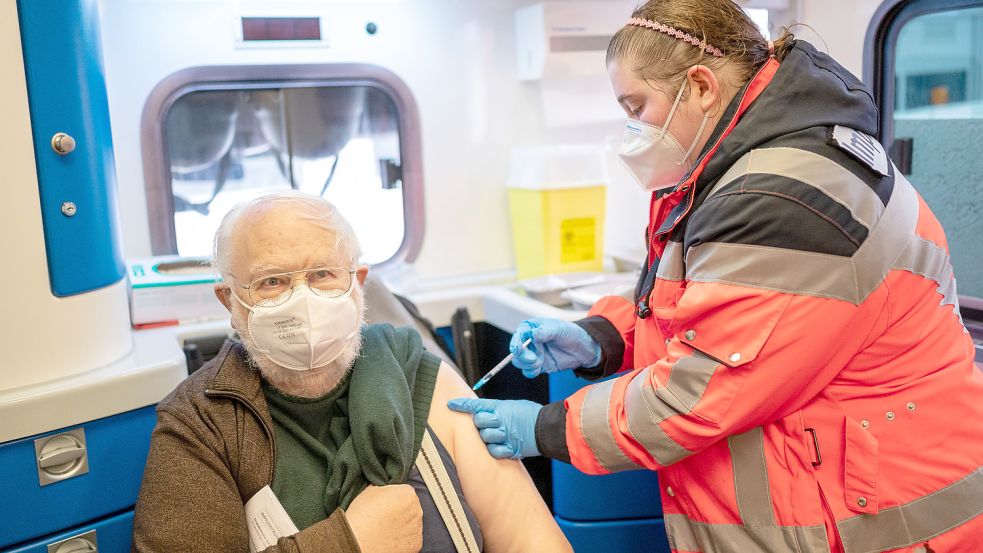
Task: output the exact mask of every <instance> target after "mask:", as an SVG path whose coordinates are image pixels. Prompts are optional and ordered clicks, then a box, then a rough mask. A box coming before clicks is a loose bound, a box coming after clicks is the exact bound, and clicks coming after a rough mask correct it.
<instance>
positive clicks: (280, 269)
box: [134, 193, 570, 553]
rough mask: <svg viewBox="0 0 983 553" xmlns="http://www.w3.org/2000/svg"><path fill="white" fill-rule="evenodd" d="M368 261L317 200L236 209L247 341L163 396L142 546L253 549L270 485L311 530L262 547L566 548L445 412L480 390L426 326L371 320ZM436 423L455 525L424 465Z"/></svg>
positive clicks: (233, 224) (232, 256)
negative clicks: (443, 358) (251, 513)
mask: <svg viewBox="0 0 983 553" xmlns="http://www.w3.org/2000/svg"><path fill="white" fill-rule="evenodd" d="M358 257H359V252H358V245H357V241H356V239H355V237H354V236H353V233H352V230H351V228H350V227H349V225H348V224H347V222H345V221H344V219H342V217H341V216H340V215H339V213H338V212H337V210H335V209H334V208H333V207H332V206H331V204H329V203H327V202H326V201H324V200H323V199H321V198H317V197H314V196H307V195H303V194H299V193H281V194H276V195H272V196H266V197H263V198H260V199H257V200H254V201H251V202H249V203H247V204H245V205H243V206H240V207H238V208H236V209H234V210H233V211H232V212H230V213H229V214H228V215H227V216H226V217H225V219H224V220H223V222H222V224H221V226H220V227H219V230H218V232H217V233H216V236H215V263H216V265H217V267H218V269H219V270H220V271H221V272H222V275H223V282H222V283H221V284H218V285H216V287H215V294H216V296H218V299H219V300H220V301H221V302H222V303H223V304H224V305H225V307H226V308H228V309H229V311H230V312H231V315H232V327H233V328H234V329H236V330H237V331H238V333H239V337H240V338H241V340H242V343H241V344H239V343H235V342H231V341H230V342H228V343H226V345H225V346H224V347H223V349H222V351H221V353H220V354H219V355H218V357H217V358H215V359H214V360H212V361H210V362H209V363H208V364H207V365H205V366H204V367H203V368H202V369H200V370H199V371H198V372H196V373H195V374H194V375H192V376H191V377H189V378H188V379H187V380H186V381H185V382H184V383H182V384H181V385H180V386H179V387H178V388H177V389H176V390H175V391H174V392H173V393H172V394H171V395H169V396H168V397H167V398H165V399H164V400H163V401H161V402H160V404H159V405H158V407H157V413H158V421H157V427H156V429H155V430H154V433H153V438H152V443H151V450H150V456H149V458H148V460H147V467H146V471H145V474H144V479H143V486H142V488H141V491H140V498H139V500H138V503H137V508H136V515H135V519H134V550H135V551H138V552H176V551H189V552H190V551H194V552H209V551H215V552H223V553H224V552H229V551H243V552H244V551H246V550H247V548H248V535H249V531H248V529H247V522H246V517H245V514H244V507H243V504H244V503H245V502H247V501H248V500H249V499H250V498H252V497H253V495H254V494H256V493H257V491H259V490H261V489H262V488H263V487H264V486H267V485H269V486H270V487H271V488H272V490H273V492H274V493H275V495H276V496H277V498H278V499H279V501H280V502H281V504H282V505H283V507H284V509H285V510H286V512H287V513H288V514H289V515H290V517H291V519H292V520H293V522H294V523H295V524H296V526H297V527H298V528H299V529H300V531H299V532H298V533H296V534H294V535H292V536H289V537H284V538H281V539H280V540H279V541H278V543H277V544H276V545H273V546H270V547H269V548H267V549H266V550H265V552H266V553H275V552H311V553H313V552H318V553H324V552H354V551H363V552H366V553H371V552H386V553H391V552H403V551H412V552H417V551H421V550H422V551H435V552H436V551H440V552H449V551H454V550H455V549H456V548H459V547H460V545H457V546H455V543H457V544H460V543H462V542H466V538H465V536H464V535H465V534H471V533H473V536H474V537H472V538H471V539H472V540H473V541H471V542H469V543H471V544H472V545H471V546H469V547H468V548H467V549H469V550H471V547H473V545H477V549H478V550H484V551H490V552H498V551H532V550H536V551H570V546H569V544H568V543H567V541H566V539H565V538H564V537H563V534H562V533H561V532H560V530H559V528H558V527H557V526H556V524H555V522H554V521H553V519H552V518H551V517H550V513H549V510H548V509H547V508H546V506H545V504H544V503H543V501H542V499H541V498H540V497H539V495H538V494H537V492H536V489H535V487H534V486H533V484H532V482H531V480H530V479H529V477H528V475H527V474H526V472H525V470H524V469H523V467H522V465H521V464H519V462H517V461H500V460H495V459H493V458H492V457H490V456H489V455H488V454H487V453H486V451H485V448H484V447H483V443H482V441H481V439H480V438H479V436H478V434H477V432H476V430H475V428H474V426H473V425H472V424H471V421H470V419H468V418H467V417H464V416H461V415H456V414H452V413H451V412H450V411H448V410H447V408H446V404H447V400H449V399H450V398H453V397H459V396H461V395H469V394H470V390H469V389H468V388H467V386H466V385H465V384H464V382H463V381H462V380H461V378H460V377H459V376H458V375H457V373H455V372H454V371H453V369H451V368H450V367H449V366H447V365H446V364H442V363H440V361H439V360H438V359H437V358H436V357H434V356H433V355H431V354H429V353H427V352H425V351H423V349H422V347H421V345H420V338H419V335H418V334H416V333H415V332H413V331H410V330H408V329H396V328H393V327H391V326H388V325H370V326H364V325H363V317H364V313H363V311H364V307H363V296H362V283H363V282H364V280H365V276H366V273H367V268H365V267H358V266H356V261H357V259H358ZM428 429H429V432H430V433H431V434H430V435H432V436H433V440H434V441H435V443H436V448H437V450H438V452H439V456H440V457H441V459H442V460H443V465H444V466H445V467H446V468H447V470H448V472H449V475H450V479H449V480H450V482H451V483H452V484H453V487H454V490H446V491H449V492H451V494H453V491H456V492H457V493H456V494H453V495H456V496H458V498H459V499H460V501H461V507H462V508H463V513H464V514H465V516H464V517H462V518H463V519H455V520H456V524H451V525H448V524H445V523H444V522H443V519H442V518H441V515H440V514H439V513H438V509H437V506H436V505H437V503H438V502H441V501H447V500H446V498H441V497H435V496H434V495H432V494H431V493H430V492H429V490H428V488H427V486H426V485H425V484H424V482H423V479H422V478H421V475H420V473H419V471H418V470H416V469H415V468H414V460H415V459H416V458H417V455H418V452H419V451H420V448H421V442H422V441H423V440H424V434H425V433H427V432H428ZM445 489H446V488H441V491H444V490H445ZM439 495H444V494H439ZM469 527H470V530H471V532H470V533H469V532H467V530H468V528H469ZM455 540H457V541H456V542H455ZM458 550H461V549H458Z"/></svg>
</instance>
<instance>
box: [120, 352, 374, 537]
mask: <svg viewBox="0 0 983 553" xmlns="http://www.w3.org/2000/svg"><path fill="white" fill-rule="evenodd" d="M273 436H274V434H273V420H272V418H271V417H270V413H269V410H268V409H267V406H266V399H265V397H264V396H263V391H262V389H261V387H260V377H259V373H258V372H257V371H256V370H255V369H253V368H251V367H250V366H249V365H248V364H247V363H246V352H245V349H244V348H243V347H242V346H241V345H239V344H236V343H233V342H226V343H225V345H224V346H223V347H222V351H221V352H220V353H219V354H218V356H217V357H216V358H215V359H213V360H211V361H209V362H208V363H207V364H206V365H205V366H204V367H202V368H201V369H200V370H198V371H197V372H196V373H195V374H193V375H192V376H190V377H189V378H188V379H187V380H185V381H184V382H182V383H181V384H180V385H179V386H178V387H177V389H175V390H174V391H173V392H171V394H170V395H168V396H167V397H166V398H164V399H163V400H162V401H161V402H160V403H159V404H158V405H157V427H156V428H154V433H153V436H152V438H151V443H150V455H149V457H148V458H147V466H146V469H145V470H144V474H143V484H142V486H141V488H140V497H139V499H138V500H137V506H136V514H135V516H134V520H133V551H135V552H139V553H176V552H194V553H207V552H212V551H214V552H216V553H218V552H222V553H228V552H243V553H245V552H246V551H248V550H249V538H248V531H247V529H246V517H245V513H244V510H243V504H244V503H245V502H246V501H248V500H249V499H250V498H251V497H252V496H253V494H255V493H256V492H258V491H259V490H260V489H261V488H262V487H263V486H266V485H270V484H272V483H273V464H274V460H275V459H276V446H275V444H274V439H273ZM315 552H317V553H358V552H359V547H358V543H357V542H356V541H355V536H354V535H353V534H352V531H351V528H350V527H349V526H348V522H347V521H346V520H345V514H344V512H343V511H342V510H341V509H338V510H336V511H335V512H334V513H332V514H331V516H330V517H328V518H327V519H325V520H322V521H321V522H318V523H317V524H315V525H313V526H311V527H309V528H306V529H304V530H302V531H301V532H299V533H297V534H295V535H294V536H291V537H289V538H282V539H280V540H279V542H278V543H277V545H275V546H272V547H269V548H267V549H265V550H264V553H315Z"/></svg>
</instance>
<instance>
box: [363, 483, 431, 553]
mask: <svg viewBox="0 0 983 553" xmlns="http://www.w3.org/2000/svg"><path fill="white" fill-rule="evenodd" d="M345 516H346V518H347V519H348V524H349V526H351V527H352V532H353V533H354V534H355V539H356V540H357V541H358V546H359V548H360V549H361V550H362V553H420V549H421V548H422V547H423V509H422V508H421V507H420V500H419V499H418V498H417V496H416V491H414V490H413V488H412V487H410V486H408V485H406V484H394V485H391V486H381V487H380V486H371V485H370V486H369V487H367V488H365V490H363V491H362V493H360V494H358V497H356V498H355V500H354V501H352V504H351V505H349V506H348V510H347V511H345Z"/></svg>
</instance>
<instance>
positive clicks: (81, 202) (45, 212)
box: [17, 0, 125, 296]
mask: <svg viewBox="0 0 983 553" xmlns="http://www.w3.org/2000/svg"><path fill="white" fill-rule="evenodd" d="M17 11H18V15H19V18H20V28H21V41H22V46H23V49H24V68H25V73H26V76H27V89H28V99H29V103H30V110H31V127H32V130H33V134H34V150H35V156H36V158H37V169H38V187H39V189H40V192H41V206H40V208H41V215H42V220H43V222H44V240H45V246H46V248H47V254H48V272H49V275H50V279H51V291H52V293H53V294H54V295H56V296H69V295H73V294H78V293H81V292H87V291H90V290H95V289H98V288H102V287H105V286H108V285H110V284H113V283H115V282H118V281H119V280H120V279H122V278H123V275H124V274H125V273H124V266H123V257H122V254H121V252H120V240H119V229H118V224H119V223H118V217H117V207H116V206H117V201H116V168H115V164H114V160H113V142H112V136H111V134H110V127H109V105H108V102H107V98H106V82H105V78H104V76H103V71H102V59H101V49H100V43H99V41H100V37H99V25H98V23H99V21H98V9H97V3H96V1H95V0H44V1H37V0H18V2H17ZM58 132H64V133H67V134H69V135H71V136H72V137H73V138H75V140H76V142H77V144H78V146H77V148H76V150H75V151H74V152H72V153H70V154H68V155H66V156H60V155H58V154H57V153H55V151H54V150H53V149H52V148H51V139H52V137H53V136H54V135H55V134H56V133H58ZM65 202H73V203H74V204H75V205H76V206H77V213H76V214H75V215H74V216H71V217H67V216H65V215H64V214H63V213H62V204H63V203H65Z"/></svg>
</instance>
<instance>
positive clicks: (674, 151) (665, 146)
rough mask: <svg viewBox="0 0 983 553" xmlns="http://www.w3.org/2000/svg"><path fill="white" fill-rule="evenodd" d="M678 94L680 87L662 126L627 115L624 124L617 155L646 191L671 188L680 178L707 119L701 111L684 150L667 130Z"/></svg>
mask: <svg viewBox="0 0 983 553" xmlns="http://www.w3.org/2000/svg"><path fill="white" fill-rule="evenodd" d="M684 86H685V85H684ZM682 97H683V88H680V89H679V93H678V94H676V101H674V102H673V103H672V109H670V110H669V116H668V117H666V123H665V124H664V125H663V126H662V128H659V127H656V126H655V125H649V124H648V123H642V122H641V121H635V120H631V119H629V120H628V123H626V124H625V134H624V139H623V140H622V143H621V151H620V152H619V153H618V158H619V159H620V160H621V163H622V164H623V165H624V166H625V168H626V169H628V172H629V173H631V176H632V177H634V178H635V181H636V182H637V183H638V186H640V187H641V188H642V190H645V191H646V192H652V191H655V190H662V189H663V188H671V187H673V186H676V185H677V184H679V181H680V179H682V178H683V177H684V176H685V175H686V172H687V171H689V169H690V165H691V162H690V161H689V156H690V154H692V153H693V150H694V149H696V144H697V143H698V142H699V141H700V137H701V136H703V129H705V128H706V125H707V121H709V120H710V116H709V115H707V114H704V116H703V122H702V123H700V130H698V131H697V132H696V138H694V139H693V143H692V144H691V145H690V147H689V149H687V150H684V149H683V147H682V146H681V145H680V144H679V141H678V140H676V137H674V136H673V135H672V134H671V133H670V132H669V122H670V121H672V116H673V115H675V114H676V108H678V107H679V100H680V99H681V98H682Z"/></svg>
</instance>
